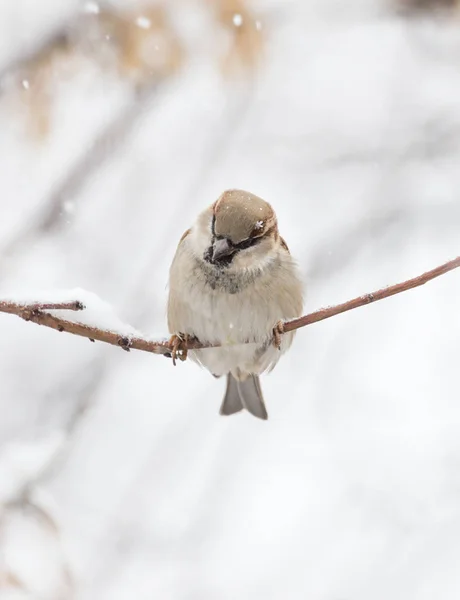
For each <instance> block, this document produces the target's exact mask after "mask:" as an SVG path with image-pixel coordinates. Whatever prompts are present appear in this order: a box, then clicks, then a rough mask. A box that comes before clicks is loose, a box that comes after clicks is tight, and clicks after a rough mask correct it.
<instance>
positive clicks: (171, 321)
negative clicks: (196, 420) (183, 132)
mask: <svg viewBox="0 0 460 600" xmlns="http://www.w3.org/2000/svg"><path fill="white" fill-rule="evenodd" d="M302 288H303V286H302V283H301V279H300V276H299V272H298V269H297V266H296V263H295V262H294V260H293V259H292V257H291V255H290V253H289V250H288V247H287V245H286V243H285V241H284V240H283V238H282V237H280V234H279V232H278V224H277V220H276V215H275V212H274V210H273V208H272V207H271V206H270V204H268V202H265V201H264V200H262V199H261V198H259V197H258V196H255V195H254V194H251V193H249V192H245V191H242V190H228V191H226V192H224V193H223V194H222V195H221V196H220V198H219V199H218V200H217V201H216V202H215V203H214V204H212V206H210V207H209V208H207V209H206V210H204V211H203V212H202V213H201V214H200V215H199V216H198V218H197V220H196V222H195V223H194V225H193V227H192V228H191V229H189V230H188V231H186V232H185V234H184V235H183V236H182V238H181V240H180V242H179V246H178V248H177V251H176V255H175V257H174V260H173V262H172V265H171V270H170V278H169V300H168V327H169V331H170V333H172V334H173V336H172V338H171V345H172V347H173V360H174V361H175V358H176V356H177V355H179V357H182V358H183V359H185V357H186V350H185V345H186V341H187V339H189V338H191V337H195V338H198V339H199V340H200V342H207V343H210V344H218V345H219V346H220V347H216V348H205V349H200V350H190V352H189V353H190V355H191V358H192V359H193V360H195V361H196V362H198V363H199V364H201V365H203V366H204V367H206V368H207V369H208V370H209V371H210V372H211V373H212V374H213V375H214V376H215V377H221V376H222V375H226V376H227V389H226V392H225V397H224V400H223V403H222V406H221V409H220V413H221V414H222V415H230V414H233V413H236V412H239V411H240V410H242V409H243V408H244V409H246V410H248V411H249V412H250V413H251V414H253V415H254V416H256V417H259V418H260V419H267V416H268V415H267V411H266V408H265V403H264V399H263V396H262V391H261V388H260V383H259V375H260V374H261V373H262V372H264V371H267V370H268V371H270V370H271V369H273V367H274V366H275V365H276V363H277V362H278V360H279V358H280V356H281V354H283V353H284V352H286V350H288V348H289V347H290V346H291V343H292V340H293V337H294V333H293V332H290V333H285V334H284V335H283V321H285V320H288V319H292V318H296V317H298V316H300V315H301V313H302ZM184 342H185V343H184Z"/></svg>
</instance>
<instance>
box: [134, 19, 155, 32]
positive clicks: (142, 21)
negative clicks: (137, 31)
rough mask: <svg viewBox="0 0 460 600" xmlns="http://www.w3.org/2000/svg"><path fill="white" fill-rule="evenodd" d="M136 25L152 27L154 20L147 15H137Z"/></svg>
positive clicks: (145, 27) (146, 27) (144, 27)
mask: <svg viewBox="0 0 460 600" xmlns="http://www.w3.org/2000/svg"><path fill="white" fill-rule="evenodd" d="M136 25H137V26H138V27H140V28H141V29H150V27H151V25H152V22H151V21H150V19H148V18H147V17H137V19H136Z"/></svg>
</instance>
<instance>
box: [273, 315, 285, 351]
mask: <svg viewBox="0 0 460 600" xmlns="http://www.w3.org/2000/svg"><path fill="white" fill-rule="evenodd" d="M283 333H284V323H283V321H278V323H277V324H276V325H275V327H273V345H274V346H275V348H278V350H281V336H282V335H283Z"/></svg>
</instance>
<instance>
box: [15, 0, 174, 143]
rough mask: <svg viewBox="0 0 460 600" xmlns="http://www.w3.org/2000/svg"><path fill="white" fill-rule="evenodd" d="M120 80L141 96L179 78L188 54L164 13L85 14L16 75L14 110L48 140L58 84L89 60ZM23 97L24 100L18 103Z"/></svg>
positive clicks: (149, 9) (34, 134)
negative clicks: (173, 77)
mask: <svg viewBox="0 0 460 600" xmlns="http://www.w3.org/2000/svg"><path fill="white" fill-rule="evenodd" d="M88 58H89V59H90V60H92V61H93V62H94V63H96V64H98V65H100V67H101V68H102V69H103V70H105V71H107V70H109V71H110V70H112V69H115V71H116V72H117V73H118V75H119V76H120V77H121V78H122V79H124V80H127V81H128V82H129V83H131V84H132V85H133V86H134V87H135V89H136V90H139V89H142V88H144V87H145V86H146V85H149V84H151V83H152V82H154V81H159V80H163V79H165V78H167V77H169V76H171V75H173V74H175V73H176V72H177V71H178V69H179V68H180V66H181V65H182V62H183V58H184V56H183V49H182V44H181V42H180V40H179V37H178V35H177V34H176V32H175V31H174V29H173V28H172V26H171V23H170V20H169V18H168V15H167V13H166V11H165V9H164V8H163V7H161V6H157V5H155V6H146V7H145V8H144V9H142V10H140V9H137V10H131V11H126V10H125V11H119V10H116V9H115V8H106V9H104V10H99V11H98V12H93V13H90V14H84V15H83V16H82V17H81V19H79V20H78V21H77V22H76V23H75V24H74V26H73V27H72V28H68V29H67V30H66V31H64V32H62V33H60V34H59V35H56V36H54V37H53V38H52V39H51V40H49V41H48V42H47V43H46V44H44V45H43V46H42V47H41V48H39V49H38V50H37V51H36V52H35V54H33V55H32V56H31V57H27V58H26V59H24V60H23V61H21V63H20V66H19V68H18V69H16V72H15V73H14V86H13V88H14V90H15V93H13V97H12V98H11V99H12V100H13V102H14V106H15V107H17V108H19V109H21V110H22V111H23V113H24V114H25V119H26V129H27V132H28V133H29V134H30V135H31V136H32V137H33V138H35V139H38V140H43V139H44V138H45V137H46V136H47V135H48V134H49V132H50V130H51V120H52V119H51V115H52V108H53V106H52V105H53V97H54V95H55V92H56V83H57V81H58V80H59V79H61V78H62V76H63V75H65V76H72V75H73V74H75V73H76V71H78V69H80V68H82V66H83V64H84V60H85V59H88ZM18 95H19V98H18Z"/></svg>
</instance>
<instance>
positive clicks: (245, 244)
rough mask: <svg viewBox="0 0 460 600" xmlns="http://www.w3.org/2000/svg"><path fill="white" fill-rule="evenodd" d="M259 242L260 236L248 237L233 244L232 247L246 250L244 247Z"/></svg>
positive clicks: (249, 246)
mask: <svg viewBox="0 0 460 600" xmlns="http://www.w3.org/2000/svg"><path fill="white" fill-rule="evenodd" d="M259 242H260V238H248V239H247V240H244V241H243V242H240V243H239V244H234V247H235V248H238V250H246V248H251V246H255V245H256V244H258V243H259Z"/></svg>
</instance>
